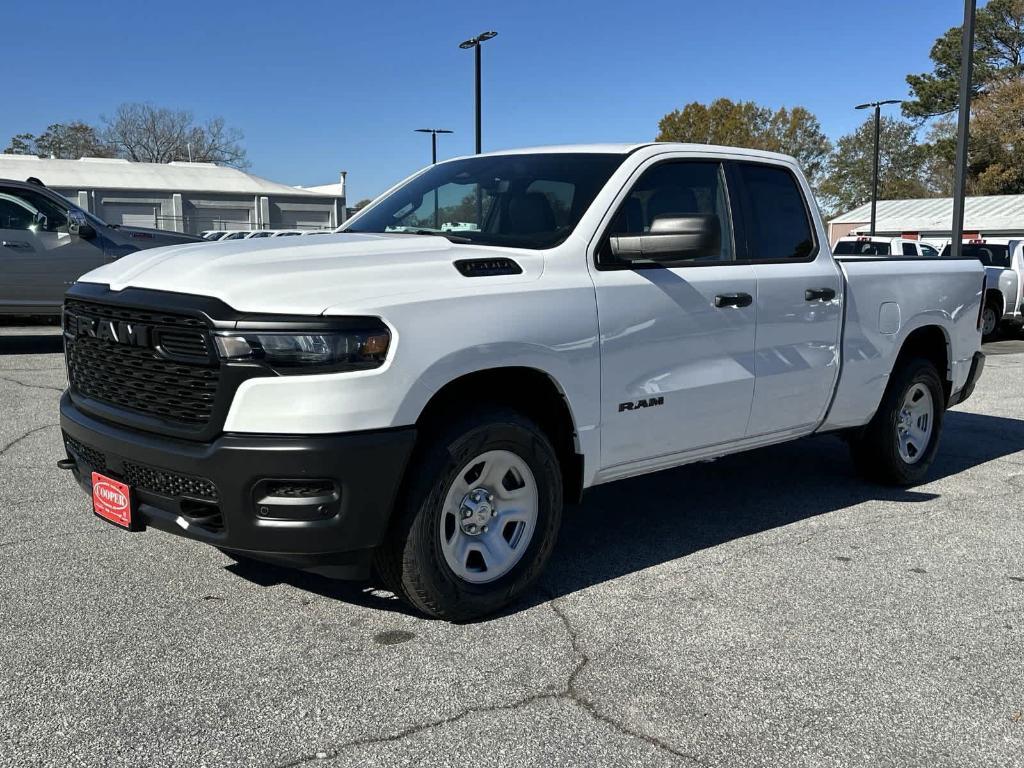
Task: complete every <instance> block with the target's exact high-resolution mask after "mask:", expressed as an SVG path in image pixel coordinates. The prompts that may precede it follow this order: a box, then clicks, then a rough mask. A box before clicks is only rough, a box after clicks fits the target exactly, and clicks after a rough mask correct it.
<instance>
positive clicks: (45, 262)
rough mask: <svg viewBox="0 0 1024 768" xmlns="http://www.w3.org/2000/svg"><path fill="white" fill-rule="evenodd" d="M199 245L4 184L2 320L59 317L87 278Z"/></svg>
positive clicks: (29, 186) (0, 208) (0, 195)
mask: <svg viewBox="0 0 1024 768" xmlns="http://www.w3.org/2000/svg"><path fill="white" fill-rule="evenodd" d="M198 242H202V240H201V238H198V237H194V236H193V235H186V234H183V233H181V232H165V231H164V230H160V229H145V228H142V227H120V226H112V225H110V224H107V223H106V222H104V221H103V220H102V219H99V218H98V217H96V216H93V215H92V214H91V213H87V212H85V211H83V210H82V209H81V208H78V207H77V206H75V205H72V204H71V203H70V202H68V200H67V199H66V198H64V197H61V196H60V195H59V194H57V193H56V192H54V191H53V190H50V189H47V188H46V187H44V186H43V185H42V184H40V183H38V182H36V181H28V182H26V181H12V180H10V179H0V265H2V270H3V271H2V272H0V315H2V314H16V315H59V314H60V307H61V303H62V302H63V301H64V291H66V290H67V289H68V286H69V285H71V284H72V283H74V281H75V280H77V279H78V278H79V277H80V276H81V275H84V274H85V273H86V272H88V271H90V270H92V269H95V268H96V267H99V266H101V265H103V264H106V263H107V262H109V261H113V260H114V259H118V258H120V257H121V256H124V255H125V254H128V253H134V252H135V251H139V250H142V249H144V248H157V247H160V246H164V245H174V244H177V243H198Z"/></svg>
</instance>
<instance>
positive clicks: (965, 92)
mask: <svg viewBox="0 0 1024 768" xmlns="http://www.w3.org/2000/svg"><path fill="white" fill-rule="evenodd" d="M976 9H977V2H976V0H964V29H963V37H961V39H960V46H961V51H960V119H959V120H958V121H957V130H956V172H955V175H954V176H953V227H952V235H953V242H951V243H950V244H949V255H950V256H952V257H953V258H954V259H956V258H959V257H960V253H961V246H962V245H963V240H964V206H965V205H966V203H967V199H966V197H965V195H966V194H967V189H966V187H967V141H968V138H969V137H970V128H971V74H972V69H973V66H974V15H975V11H976Z"/></svg>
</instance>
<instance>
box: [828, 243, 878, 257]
mask: <svg viewBox="0 0 1024 768" xmlns="http://www.w3.org/2000/svg"><path fill="white" fill-rule="evenodd" d="M832 253H834V254H835V255H836V256H888V255H889V244H888V243H873V242H871V241H870V240H840V241H839V242H838V243H836V247H835V248H833V249H832Z"/></svg>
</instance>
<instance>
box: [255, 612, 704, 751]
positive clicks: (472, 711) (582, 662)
mask: <svg viewBox="0 0 1024 768" xmlns="http://www.w3.org/2000/svg"><path fill="white" fill-rule="evenodd" d="M548 607H549V608H551V611H552V613H554V614H555V616H556V618H557V619H558V620H559V622H560V623H561V624H562V627H563V628H564V629H565V633H566V635H567V636H568V639H569V647H570V649H571V650H572V654H573V656H575V657H576V663H575V665H574V666H573V669H572V671H571V672H570V673H569V676H568V678H567V679H566V683H565V686H564V687H563V688H562V690H560V691H556V692H550V693H532V694H530V695H529V696H524V697H522V698H520V699H517V700H515V701H513V702H510V703H507V704H492V705H488V706H484V707H470V708H468V709H464V710H462V711H461V712H458V713H457V714H454V715H452V716H450V717H445V718H442V719H440V720H432V721H430V722H428V723H421V724H419V725H411V726H409V727H408V728H403V729H402V730H400V731H396V732H395V733H392V734H388V735H387V736H375V737H366V738H361V739H354V740H352V741H347V742H345V743H344V744H339V745H338V746H336V747H334V748H333V749H330V750H318V751H317V753H316V754H313V755H303V756H301V757H299V758H296V759H295V760H292V761H290V762H287V763H278V764H276V765H275V766H273V768H297V766H301V765H305V764H306V763H311V762H315V761H319V760H328V759H334V758H337V757H340V756H341V755H342V753H343V752H345V751H346V750H350V749H354V748H358V747H370V746H376V745H379V744H391V743H394V742H397V741H402V740H403V739H407V738H410V737H413V736H417V735H419V734H421V733H425V732H427V731H431V730H433V729H435V728H441V727H444V726H446V725H453V724H454V723H458V722H460V721H462V720H465V719H466V718H467V717H469V716H471V715H477V714H487V713H491V712H511V711H515V710H518V709H522V708H523V707H526V706H528V705H530V704H533V703H534V702H537V701H568V702H570V703H572V704H574V705H576V707H577V708H578V709H580V710H582V711H584V712H586V713H587V714H588V715H590V716H591V717H592V718H594V719H595V720H597V721H598V722H601V723H604V724H605V725H607V726H609V727H610V728H612V729H613V730H615V731H617V732H618V733H620V734H622V735H624V736H629V737H631V738H634V739H639V740H640V741H643V742H645V743H646V744H648V745H650V746H652V747H655V748H656V749H659V750H662V751H664V752H668V753H669V754H671V755H673V756H675V757H679V758H682V759H684V760H687V761H689V762H690V763H693V764H696V765H700V766H703V765H705V763H703V762H702V761H701V760H700V759H698V758H697V757H696V756H695V755H691V754H688V753H686V752H680V751H679V750H677V749H675V748H674V747H672V746H671V745H670V744H667V743H666V742H664V741H662V740H661V739H659V738H657V737H655V736H651V735H650V734H646V733H643V732H641V731H638V730H636V729H634V728H632V727H630V726H629V725H626V724H625V723H621V722H619V721H618V720H616V719H615V718H613V717H611V716H610V715H608V714H605V713H604V712H601V711H600V710H599V709H598V708H597V705H595V704H594V703H593V702H592V701H590V699H589V698H587V697H586V696H585V695H584V694H583V692H582V691H581V689H580V687H579V685H578V683H577V680H578V679H579V676H580V675H581V674H582V672H583V670H584V669H585V668H586V666H587V665H588V664H589V663H590V661H591V659H590V657H589V656H588V655H587V653H586V652H585V651H584V650H583V648H582V647H581V645H580V641H579V633H578V632H577V630H576V629H575V628H574V627H573V625H572V622H571V621H570V619H569V617H568V615H567V614H566V613H565V612H564V611H563V610H562V609H561V608H560V607H559V606H558V601H557V599H555V598H554V596H551V599H550V600H549V601H548Z"/></svg>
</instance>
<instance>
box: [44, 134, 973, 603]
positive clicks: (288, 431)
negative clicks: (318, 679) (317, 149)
mask: <svg viewBox="0 0 1024 768" xmlns="http://www.w3.org/2000/svg"><path fill="white" fill-rule="evenodd" d="M438 199H440V200H441V201H442V204H443V210H441V211H435V210H434V201H435V200H438ZM474 201H478V202H474ZM477 211H479V212H480V213H482V217H481V218H480V219H479V220H473V223H475V224H476V225H477V226H476V228H475V229H469V228H466V229H462V230H460V231H459V232H457V233H455V232H444V231H441V230H440V229H439V228H438V229H433V228H432V224H433V223H434V222H436V221H453V220H454V221H462V222H465V221H466V220H467V219H472V217H473V216H475V215H476V212H477ZM816 211H817V208H816V206H815V203H814V200H813V198H812V195H811V190H810V187H809V186H808V184H807V181H806V180H805V179H804V177H803V175H802V174H801V172H800V170H799V168H798V167H797V164H796V162H795V161H794V160H793V159H792V158H789V157H785V156H782V155H776V154H770V153H765V152H758V151H754V150H748V149H731V148H725V147H713V146H705V145H686V144H665V143H657V144H643V145H630V146H623V145H594V146H583V147H556V148H549V149H531V150H521V151H509V152H501V153H495V154H485V155H477V156H473V157H466V158H461V159H456V160H451V161H447V162H443V163H438V164H437V165H434V166H430V167H428V168H426V169H424V170H423V171H421V172H419V173H417V174H416V175H414V176H412V177H410V178H409V179H407V180H406V181H404V182H402V183H400V184H398V185H397V186H395V187H393V188H392V189H391V190H389V191H388V192H387V193H386V194H384V195H383V196H381V197H380V198H379V199H378V200H377V201H376V202H375V203H374V204H372V205H371V206H369V207H367V208H365V209H363V210H362V211H361V212H360V213H359V214H357V215H356V216H355V217H354V218H352V219H351V220H350V221H349V222H348V223H347V224H346V225H345V227H344V231H343V232H340V233H337V234H334V235H333V236H332V237H322V238H315V239H310V238H309V237H304V238H298V239H295V240H287V241H281V240H278V239H276V238H270V239H266V240H262V241H259V242H257V241H245V242H242V243H232V242H228V243H213V244H204V245H203V246H202V247H188V246H184V247H178V248H173V249H166V250H163V251H148V252H146V253H144V254H140V255H138V256H129V257H126V258H125V259H122V260H121V261H118V262H116V263H114V264H110V265H107V266H105V267H103V268H101V269H98V270H96V271H94V272H91V273H90V274H88V275H86V276H85V277H84V278H83V279H82V280H81V281H79V282H78V283H77V284H76V285H74V286H73V287H72V288H71V290H70V291H69V292H68V295H67V301H66V305H65V315H64V333H65V336H64V342H65V350H66V355H67V362H68V372H69V381H70V386H69V389H68V391H67V392H66V393H65V394H64V396H63V397H62V399H61V405H60V410H61V426H62V429H63V430H64V436H65V445H66V448H67V456H68V460H67V461H66V462H65V466H67V467H68V468H70V469H72V470H73V471H74V473H75V476H76V477H77V478H78V480H79V482H80V483H81V485H82V487H83V488H84V489H85V490H86V491H87V492H88V493H90V494H91V496H92V499H93V508H94V510H95V511H96V512H97V513H98V514H99V515H100V516H102V517H104V518H106V519H107V520H110V521H112V522H115V523H117V524H118V525H121V526H124V527H127V528H134V529H138V528H143V527H147V526H151V527H153V528H158V529H160V530H163V531H166V532H170V533H174V534H177V535H180V536H184V537H187V538H191V539H194V540H197V541H201V542H206V543H208V544H211V545H214V546H216V547H219V548H221V549H222V550H225V551H228V552H232V553H234V554H235V556H237V557H241V558H254V559H259V560H267V561H271V562H276V563H281V564H285V565H289V566H296V567H301V568H306V569H309V570H312V571H315V572H318V573H323V574H329V575H333V576H343V577H353V578H363V577H366V576H367V574H368V573H369V569H370V566H371V564H373V565H375V568H376V572H377V573H378V574H379V577H380V579H381V580H382V582H381V583H383V584H384V585H386V586H387V587H388V588H390V589H392V590H394V591H395V592H396V593H397V594H399V595H402V596H404V597H405V598H406V599H407V600H408V601H409V602H411V603H412V604H413V605H415V606H416V607H417V608H419V609H420V610H422V611H424V612H425V613H427V614H429V615H432V616H438V617H444V618H447V619H453V620H464V619H471V618H475V617H478V616H481V615H484V614H488V613H491V612H493V611H495V610H498V609H499V608H501V607H502V606H504V605H506V604H507V603H508V602H509V601H511V600H514V599H515V598H516V597H517V596H518V595H520V594H521V593H522V592H523V591H524V590H526V589H527V588H529V586H530V585H531V584H532V583H533V582H534V581H535V580H536V578H537V577H538V575H539V574H540V573H541V571H542V569H543V568H544V566H545V564H546V562H547V560H548V559H549V557H550V556H551V554H552V551H553V549H554V545H555V541H556V538H557V535H558V530H559V527H560V524H561V516H562V504H563V501H565V500H576V499H578V498H579V497H580V495H581V494H582V493H583V492H584V490H585V489H587V488H591V487H594V486H596V485H600V484H603V483H608V482H611V481H614V480H619V479H622V478H628V477H635V476H637V475H643V474H645V473H648V472H654V471H657V470H662V469H668V468H670V467H677V466H679V465H681V464H688V463H691V462H696V461H701V460H704V459H710V458H714V457H718V456H723V455H725V454H730V453H735V452H738V451H745V450H749V449H752V448H758V447H761V446H766V445H771V444H773V443H780V442H784V441H787V440H794V439H797V438H800V437H804V436H807V435H812V434H821V433H835V434H839V435H842V436H843V437H845V439H846V440H848V441H849V443H850V445H851V448H852V454H853V459H854V462H855V464H856V466H857V467H858V468H859V469H860V470H861V471H862V472H863V473H864V474H865V475H866V476H868V477H870V478H873V479H876V480H879V481H881V482H886V483H893V484H897V485H908V484H913V483H916V482H919V481H921V480H922V479H924V478H925V476H926V475H927V472H928V469H929V466H930V465H931V463H932V460H933V458H934V457H935V454H936V451H937V450H938V445H939V435H940V433H941V431H942V423H943V415H944V413H945V411H946V409H947V408H948V407H949V406H950V405H953V404H956V403H960V402H963V401H964V400H965V399H966V398H967V397H969V396H970V395H971V393H972V391H973V389H974V386H975V384H976V382H977V381H978V378H979V376H980V374H981V371H982V368H983V366H984V356H983V355H982V354H981V353H980V351H979V344H980V337H981V334H980V315H981V308H982V287H983V281H984V271H983V270H982V268H981V265H980V264H979V263H978V262H977V260H976V259H959V260H954V259H946V260H942V259H892V258H887V257H865V256H854V257H839V258H838V259H837V258H834V257H833V254H832V253H831V251H830V250H829V248H828V241H827V239H826V234H825V231H824V229H823V227H822V224H821V219H820V217H819V216H817V215H816V213H812V212H816ZM396 226H398V227H403V228H404V232H402V233H395V232H389V229H392V228H394V227H396ZM128 326H130V329H128ZM129 348H130V350H131V351H130V352H129V351H128V349H129ZM799 476H800V470H799V468H794V472H793V477H792V478H791V481H792V482H797V481H799ZM780 480H782V478H780ZM680 494H681V498H684V499H685V495H686V491H685V488H682V489H680ZM751 503H752V504H756V503H757V502H756V499H752V501H751ZM622 513H623V514H624V515H628V514H629V513H630V510H629V509H628V506H627V507H624V508H623V510H622ZM665 514H667V515H668V514H672V511H671V510H666V512H665ZM112 556H116V554H115V555H112Z"/></svg>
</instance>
